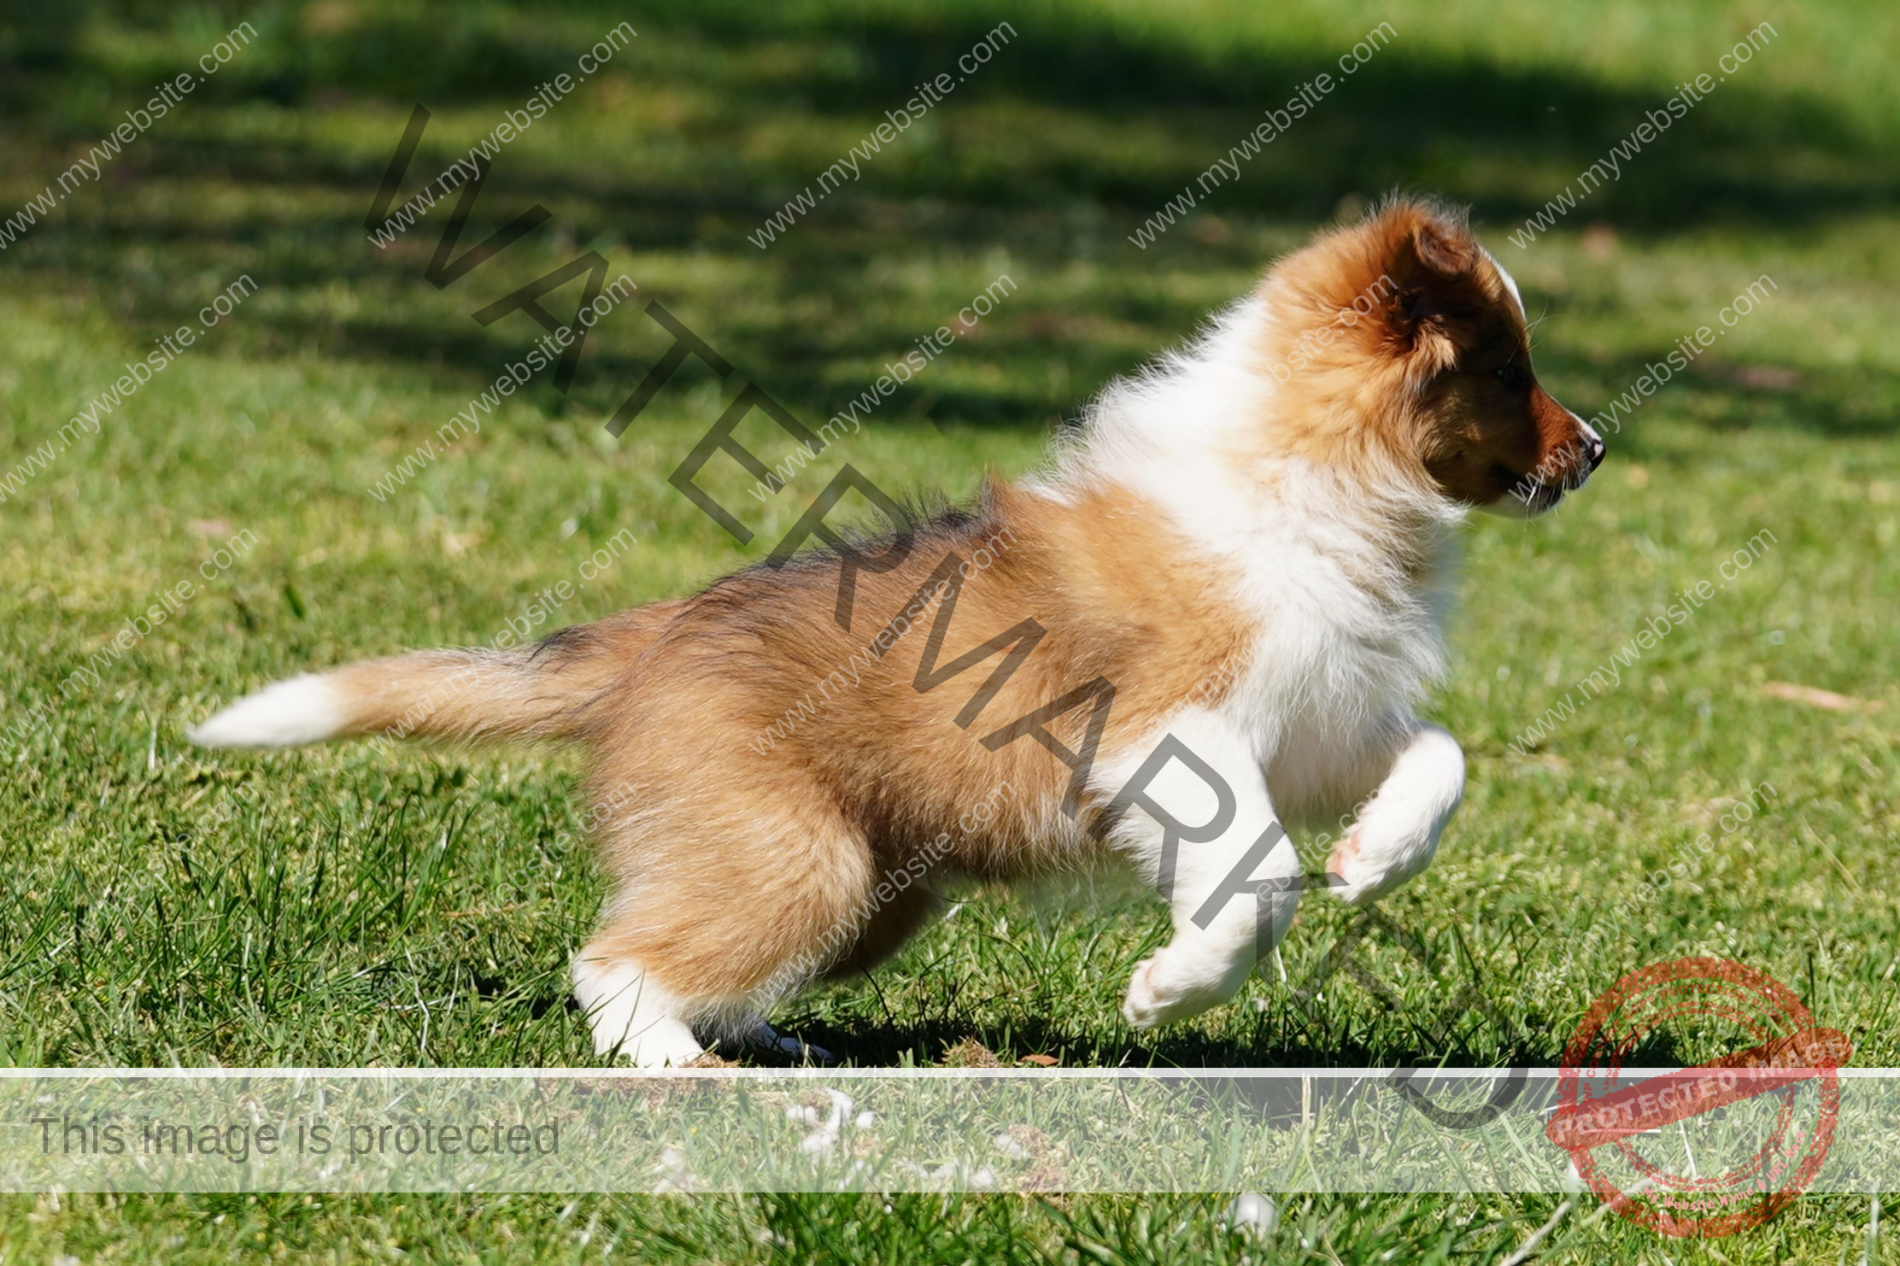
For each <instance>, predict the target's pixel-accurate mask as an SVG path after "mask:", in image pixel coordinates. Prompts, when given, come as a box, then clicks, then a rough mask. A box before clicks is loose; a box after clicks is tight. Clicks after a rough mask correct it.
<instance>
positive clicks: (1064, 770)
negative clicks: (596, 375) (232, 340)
mask: <svg viewBox="0 0 1900 1266" xmlns="http://www.w3.org/2000/svg"><path fill="white" fill-rule="evenodd" d="M1602 457H1603V442H1602V441H1601V440H1600V439H1599V438H1598V437H1597V436H1596V435H1595V434H1593V433H1592V432H1591V430H1590V429H1589V427H1587V426H1586V425H1585V424H1584V423H1583V421H1582V420H1581V419H1580V418H1578V417H1577V416H1576V415H1575V414H1573V413H1571V412H1570V411H1568V410H1567V409H1565V408H1563V407H1562V406H1561V405H1559V404H1558V403H1557V402H1556V401H1555V400H1553V399H1551V397H1550V396H1549V395H1547V394H1546V393H1545V392H1544V390H1543V389H1542V388H1541V387H1540V386H1538V384H1537V381H1536V379H1535V378H1534V377H1533V375H1532V372H1531V363H1530V350H1529V346H1528V343H1527V341H1526V330H1525V319H1524V310H1523V306H1522V304H1521V302H1520V300H1519V298H1518V294H1517V288H1516V286H1515V285H1514V284H1513V283H1512V281H1511V279H1510V278H1509V277H1508V276H1506V275H1505V273H1504V271H1503V270H1502V269H1501V268H1499V267H1498V265H1497V263H1496V261H1494V260H1493V259H1492V258H1491V257H1490V256H1489V255H1488V254H1487V253H1486V252H1485V251H1484V250H1482V249H1481V248H1480V247H1479V246H1478V244H1477V243H1476V241H1474V240H1473V238H1472V236H1471V234H1470V233H1469V231H1468V230H1467V229H1466V227H1465V225H1464V223H1463V220H1462V217H1460V216H1458V215H1456V214H1454V213H1451V212H1448V211H1446V210H1444V209H1442V208H1439V207H1436V206H1434V205H1430V204H1425V203H1419V202H1413V201H1395V202H1392V203H1390V204H1388V205H1386V206H1385V207H1384V208H1383V209H1381V210H1380V211H1378V212H1377V213H1375V214H1374V215H1372V216H1370V217H1369V218H1367V219H1366V220H1365V221H1364V222H1362V223H1360V224H1358V225H1355V226H1352V227H1348V228H1341V229H1337V230H1335V231H1332V232H1328V233H1325V234H1323V235H1321V236H1320V237H1318V238H1317V239H1316V240H1315V241H1314V242H1313V243H1312V244H1310V245H1308V246H1306V247H1305V248H1304V249H1302V250H1299V251H1296V252H1295V253H1293V254H1292V255H1289V256H1288V257H1286V258H1285V259H1283V260H1281V261H1280V262H1279V264H1278V265H1277V266H1275V267H1274V269H1273V270H1272V271H1271V272H1270V273H1269V274H1268V275H1267V277H1266V279H1265V280H1264V282H1263V283H1262V284H1261V285H1260V287H1259V289H1258V290H1257V291H1256V292H1255V293H1254V294H1253V295H1252V296H1250V297H1249V298H1247V299H1244V300H1242V301H1240V302H1238V303H1236V304H1235V305H1233V306H1232V307H1230V308H1228V309H1227V310H1225V311H1224V312H1222V313H1221V314H1219V316H1218V317H1217V319H1216V320H1215V322H1214V324H1213V327H1212V329H1211V330H1210V331H1209V332H1207V333H1206V334H1205V335H1204V336H1203V337H1202V338H1201V339H1200V340H1199V341H1198V342H1196V343H1195V344H1194V345H1193V346H1192V347H1191V348H1190V349H1189V350H1187V351H1186V352H1183V353H1180V354H1177V355H1172V356H1169V357H1167V358H1166V359H1165V360H1164V361H1163V362H1162V363H1161V364H1160V365H1159V366H1158V367H1156V368H1155V369H1153V370H1152V371H1150V372H1148V373H1146V374H1144V375H1142V376H1141V377H1139V378H1137V379H1134V380H1132V381H1126V382H1119V383H1116V384H1115V385H1113V386H1112V387H1110V388H1109V389H1108V391H1107V392H1106V393H1105V394H1104V395H1103V396H1102V398H1101V399H1100V401H1099V402H1097V403H1096V405H1095V406H1094V407H1093V409H1092V410H1091V411H1090V414H1089V416H1088V418H1087V420H1086V423H1085V425H1084V426H1083V427H1082V429H1081V431H1080V434H1079V436H1078V437H1077V438H1076V439H1074V440H1073V441H1072V442H1070V443H1067V444H1065V445H1064V447H1063V448H1062V450H1061V451H1060V452H1059V454H1058V455H1057V458H1056V460H1055V462H1054V463H1053V465H1052V467H1051V469H1050V471H1049V472H1048V473H1046V474H1044V475H1043V476H1042V477H1040V478H1037V479H1032V480H1029V481H1027V482H1025V483H1022V484H1020V485H1015V486H1011V485H1008V484H1005V483H1002V482H1000V481H991V482H990V483H989V485H988V486H987V487H986V488H985V490H984V492H983V495H982V497H981V499H980V501H979V503H978V505H977V506H976V507H975V509H974V510H972V511H970V512H957V513H951V514H947V515H943V516H940V517H938V518H936V519H934V520H931V521H928V522H924V523H920V524H917V525H914V526H913V527H912V528H911V529H910V530H909V531H907V532H905V533H903V534H900V535H897V536H893V537H886V538H881V539H878V540H873V541H868V542H865V543H863V544H862V545H860V546H858V547H854V548H852V549H850V550H847V551H844V552H842V553H841V552H835V551H834V552H820V553H815V554H809V555H803V556H798V557H794V558H793V559H792V560H791V561H789V562H786V563H783V564H782V565H779V566H776V567H774V566H769V565H761V566H755V567H752V568H749V569H747V570H745V571H743V572H740V573H738V574H737V575H733V576H728V577H726V578H725V579H723V580H719V581H716V582H715V583H713V584H712V585H711V586H710V587H709V588H707V589H706V590H705V591H703V592H701V593H699V594H697V595H694V596H692V597H688V598H682V599H677V600H673V601H668V602H662V603H658V604H655V605H653V606H649V607H645V608H642V609H640V610H636V611H630V612H625V613H623V614H620V615H617V616H613V617H610V618H608V619H605V620H601V621H599V622H598V623H595V624H589V625H584V626H580V627H577V628H571V629H566V630H564V631H562V632H559V633H556V634H554V635H553V636H551V637H549V638H547V639H546V640H544V641H542V642H540V643H539V644H537V645H535V646H533V647H530V648H524V649H522V650H519V651H514V652H497V651H486V650H478V651H458V650H441V651H425V652H421V653H418V654H412V655H406V656H401V657H398V658H394V659H384V660H374V661H369V662H365V663H359V664H353V665H350V666H348V667H344V668H340V669H337V670H335V671H332V672H329V673H325V674H323V675H320V676H303V677H297V678H294V679H291V680H289V681H284V682H280V683H278V684H276V685H273V686H270V687H268V688H266V689H265V690H263V691H260V692H259V693H257V694H255V695H252V696H250V697H248V698H246V699H244V700H242V701H240V702H239V703H237V704H236V705H234V706H232V707H230V708H228V709H226V710H225V711H223V712H220V713H218V714H217V715H215V716H213V717H211V718H210V719H209V720H208V721H206V722H205V723H204V724H203V725H201V726H199V727H197V728H196V729H195V730H194V731H193V732H192V737H193V738H194V739H195V740H196V741H198V742H200V743H204V744H207V745H212V746H280V745H288V744H295V743H308V742H314V741H317V740H321V739H331V738H339V737H343V736H347V735H363V734H372V733H377V732H389V733H396V734H402V735H409V734H414V735H421V736H438V737H449V738H462V739H467V738H511V739H520V738H546V739H562V740H571V741H575V742H578V743H581V744H583V745H585V746H586V747H587V748H589V749H591V752H592V755H593V772H592V779H591V790H592V793H593V795H594V796H595V798H596V802H597V807H596V810H595V812H594V814H593V815H592V816H593V819H594V821H595V826H596V833H597V834H598V836H599V842H600V849H601V855H602V858H603V861H604V865H605V867H606V869H607V871H608V873H609V875H610V877H611V879H612V880H613V883H614V896H613V898H612V899H611V901H610V902H609V903H608V906H607V910H606V912H605V916H604V918H603V920H602V924H601V928H600V931H599V932H598V933H597V934H596V935H595V937H594V938H593V940H592V941H590V942H589V943H588V944H587V946H586V947H585V948H584V949H582V950H581V952H580V953H579V955H578V956H577V957H576V959H575V962H574V969H573V971H574V982H575V992H576V994H577V996H578V998H579V1000H580V1002H581V1004H582V1005H583V1006H584V1007H585V1008H586V1009H587V1012H588V1014H589V1017H590V1020H591V1023H592V1025H593V1030H594V1035H595V1039H596V1045H597V1047H598V1049H599V1050H600V1051H601V1052H602V1053H608V1052H613V1051H616V1050H617V1051H618V1052H619V1053H620V1054H622V1055H623V1056H625V1057H627V1058H630V1059H632V1060H634V1061H636V1062H638V1063H640V1064H644V1065H653V1066H657V1065H661V1064H666V1063H672V1064H681V1063H685V1062H687V1061H689V1060H691V1059H693V1058H695V1057H696V1056H698V1055H699V1054H701V1053H702V1048H701V1046H700V1043H699V1041H698V1039H697V1038H696V1037H695V1034H694V1031H693V1026H694V1025H695V1024H699V1025H700V1026H701V1031H702V1032H703V1031H704V1029H705V1026H706V1025H708V1024H725V1025H728V1026H730V1025H733V1024H735V1023H738V1024H740V1025H741V1026H742V1027H743V1028H745V1029H747V1030H748V1031H749V1032H750V1033H751V1034H752V1035H754V1036H757V1037H761V1038H765V1039H769V1037H770V1030H769V1029H766V1028H765V1027H764V1023H763V1021H762V1020H759V1019H757V1016H758V1013H759V1011H760V1010H761V1009H763V1008H766V1007H769V1006H770V1005H771V1004H772V1003H773V1001H775V1000H776V999H777V998H779V997H782V996H784V995H785V994H786V993H788V992H790V991H792V990H794V989H795V988H797V987H798V986H800V985H803V984H805V983H807V982H809V981H811V980H814V979H817V978H821V977H825V976H836V975H843V974H847V973H852V972H855V971H856V970H858V969H859V968H861V967H863V966H865V965H867V964H870V963H873V962H875V961H877V960H878V959H880V958H882V957H883V956H885V955H888V954H890V953H891V952H892V951H893V950H895V949H896V948H897V947H898V946H899V945H900V944H902V942H903V941H904V940H905V938H907V937H908V936H910V935H911V933H913V932H914V931H916V930H917V929H918V928H919V927H920V926H922V925H923V924H924V923H926V922H927V921H928V920H929V919H930V918H931V917H932V916H933V915H934V914H935V913H936V912H937V911H938V910H939V909H940V908H941V901H942V899H941V897H940V895H939V893H940V891H941V890H942V888H943V887H944V883H943V882H942V880H943V879H944V878H948V877H976V878H983V879H1007V878H1011V877H1016V876H1024V875H1028V874H1031V873H1033V872H1040V871H1047V870H1049V869H1052V868H1057V867H1064V866H1069V865H1074V864H1079V863H1083V862H1085V861H1089V860H1092V859H1094V858H1096V857H1099V856H1102V855H1104V854H1106V855H1109V856H1114V857H1119V858H1121V859H1124V860H1125V861H1126V862H1128V863H1129V864H1131V865H1132V866H1134V867H1135V868H1136V869H1137V870H1138V871H1139V872H1141V873H1142V874H1143V875H1144V876H1146V877H1147V878H1148V879H1149V880H1150V881H1151V882H1154V883H1156V885H1157V886H1158V887H1159V888H1160V890H1161V892H1162V893H1163V895H1164V896H1165V897H1166V898H1167V900H1168V902H1169V903H1170V906H1171V909H1172V913H1173V919H1174V925H1175V929H1176V931H1175V936H1174V939H1173V940H1172V941H1171V942H1170V943H1169V944H1168V945H1167V946H1166V947H1165V948H1163V949H1162V950H1161V951H1160V952H1159V953H1157V954H1156V955H1155V956H1154V957H1152V958H1150V959H1148V960H1147V961H1145V962H1143V963H1141V964H1140V965H1139V966H1138V967H1137V968H1136V969H1135V972H1134V977H1133V979H1132V980H1131V982H1130V984H1129V987H1128V995H1127V1001H1126V1003H1125V1005H1124V1008H1123V1010H1124V1013H1125V1014H1126V1016H1127V1018H1128V1019H1129V1020H1130V1021H1131V1022H1132V1023H1134V1024H1136V1025H1139V1026H1148V1025H1154V1024H1160V1023H1164V1022H1167V1021H1171V1020H1177V1019H1181V1018H1184V1017H1186V1016H1190V1015H1193V1014H1195V1013H1197V1012H1200V1011H1202V1010H1204V1009H1206V1008H1208V1007H1210V1006H1213V1005H1215V1004H1217V1003H1219V1002H1221V1001H1223V1000H1225V999H1227V998H1229V997H1231V996H1232V995H1233V994H1234V992H1235V991H1236V990H1238V989H1239V988H1240V986H1241V985H1242V983H1243V982H1244V981H1245V980H1246V978H1247V976H1248V974H1249V973H1250V972H1251V971H1252V970H1253V967H1254V964H1255V961H1256V959H1257V957H1258V955H1259V953H1260V952H1261V951H1262V950H1263V949H1264V948H1267V947H1270V946H1271V945H1272V944H1273V943H1274V942H1275V941H1276V940H1277V939H1278V937H1279V936H1280V935H1282V934H1283V933H1284V931H1285V929H1286V927H1287V925H1288V923H1289V922H1290V921H1291V919H1292V915H1293V909H1294V906H1295V904H1296V903H1297V901H1298V896H1299V893H1298V882H1297V879H1295V878H1294V877H1295V876H1297V874H1298V870H1299V867H1298V861H1297V859H1296V857H1295V855H1294V851H1293V847H1292V845H1291V843H1290V842H1289V841H1287V840H1286V839H1285V838H1284V836H1282V835H1281V834H1280V833H1279V832H1278V831H1277V829H1276V827H1275V824H1276V823H1278V822H1282V821H1284V822H1290V823H1294V824H1299V823H1302V822H1317V821H1319V820H1322V819H1329V818H1331V817H1335V816H1337V815H1339V814H1340V813H1342V812H1349V811H1350V810H1351V809H1352V808H1353V806H1355V805H1363V808H1362V809H1361V811H1360V813H1359V816H1358V818H1357V820H1356V821H1355V823H1354V825H1353V826H1352V827H1351V829H1350V830H1349V831H1348V832H1347V834H1346V835H1345V836H1344V838H1343V840H1342V842H1341V843H1340V844H1339V846H1338V848H1337V850H1336V851H1335V852H1334V853H1333V855H1332V859H1331V862H1330V863H1329V871H1330V872H1331V875H1332V880H1331V883H1332V884H1333V885H1334V887H1335V890H1336V892H1337V893H1338V894H1339V895H1340V896H1342V897H1343V898H1345V899H1346V900H1348V901H1354V902H1365V901H1370V900H1373V899H1375V898H1377V897H1378V896H1380V895H1381V894H1383V893H1386V892H1388V891H1390V890H1391V889H1392V888H1393V887H1394V886H1396V885H1398V884H1400V883H1403V882H1404V881H1406V880H1407V879H1409V878H1411V877H1412V876H1414V875H1416V874H1417V873H1418V872H1419V871H1420V870H1422V869H1423V868H1424V867H1425V865H1426V864H1427V863H1428V862H1429V861H1430V860H1431V857H1432V853H1433V851H1434V849H1435V848H1436V847H1437V843H1438V838H1439V833H1440V832H1441V831H1442V830H1443V829H1444V826H1445V822H1446V819H1447V818H1448V817H1449V816H1450V815H1451V813H1452V811H1453V809H1455V808H1456V807H1457V804H1458V801H1459V798H1460V795H1461V793H1462V788H1463V781H1464V760H1463V756H1462V754H1461V753H1460V751H1459V749H1458V745H1457V744H1456V742H1454V741H1453V739H1452V738H1451V736H1450V735H1449V734H1447V733H1446V732H1445V731H1444V730H1442V729H1439V728H1437V727H1435V726H1432V725H1428V724H1426V723H1424V722H1422V721H1420V720H1418V719H1417V718H1416V717H1415V716H1414V715H1413V711H1412V709H1413V706H1414V704H1415V703H1416V702H1417V700H1418V699H1419V697H1420V695H1421V694H1422V692H1423V691H1424V689H1425V687H1426V686H1427V685H1428V684H1429V683H1430V682H1431V681H1432V680H1433V679H1434V678H1435V677H1436V676H1438V675H1439V674H1440V673H1441V672H1442V671H1443V642H1442V638H1441V634H1440V631H1439V627H1438V616H1439V607H1440V602H1439V598H1440V596H1441V590H1442V586H1443V585H1444V584H1445V582H1446V579H1447V578H1446V575H1445V565H1446V556H1447V549H1448V545H1449V540H1448V537H1449V534H1450V533H1451V531H1452V529H1453V528H1454V527H1455V526H1456V525H1457V524H1458V523H1459V521H1460V520H1461V519H1462V518H1463V517H1464V515H1465V513H1466V512H1467V511H1468V510H1469V509H1471V508H1474V507H1476V508H1481V509H1490V510H1497V511H1501V512H1508V513H1515V514H1519V515H1524V514H1535V513H1538V512H1541V511H1543V510H1546V509H1548V508H1550V506H1552V505H1553V504H1555V503H1556V501H1557V500H1558V499H1559V498H1560V497H1561V496H1562V495H1563V493H1564V491H1565V490H1567V489H1570V488H1574V487H1577V486H1579V485H1581V483H1582V482H1583V480H1584V479H1585V478H1586V477H1587V476H1588V475H1589V473H1590V471H1591V470H1593V469H1594V468H1595V467H1596V465H1597V464H1598V462H1600V461H1601V460H1602ZM847 624H848V626H849V627H848V628H847V627H843V626H842V625H847ZM846 669H848V670H849V674H850V680H849V681H847V679H846V677H845V675H844V670H846ZM821 683H824V686H823V688H822V690H821V695H822V699H821V702H820V703H818V704H817V705H816V706H813V707H801V706H800V704H801V701H807V700H808V698H809V696H810V693H811V692H812V691H813V690H814V689H819V688H820V684H821ZM833 687H836V689H835V690H834V689H833ZM788 714H789V716H788ZM978 804H984V805H986V806H989V807H988V809H987V810H986V812H985V813H984V814H981V815H977V816H978V817H979V818H987V820H986V821H977V822H976V823H975V824H974V825H972V816H971V814H970V812H969V811H970V809H971V806H973V805H978ZM894 880H895V881H898V882H893V881H894ZM1263 880H1281V881H1286V882H1282V883H1280V884H1278V885H1277V886H1276V885H1274V884H1271V883H1268V884H1265V885H1262V884H1261V883H1260V881H1263ZM1236 893H1244V894H1248V895H1253V896H1257V898H1258V899H1257V901H1256V900H1247V899H1230V898H1233V897H1234V896H1235V895H1236Z"/></svg>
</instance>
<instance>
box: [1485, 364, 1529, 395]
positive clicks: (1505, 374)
mask: <svg viewBox="0 0 1900 1266" xmlns="http://www.w3.org/2000/svg"><path fill="white" fill-rule="evenodd" d="M1491 376H1492V377H1493V378H1495V379H1497V380H1498V381H1499V382H1501V383H1503V384H1504V387H1505V389H1506V390H1508V391H1516V390H1517V389H1518V388H1519V387H1522V386H1523V385H1524V367H1523V366H1522V365H1520V364H1518V363H1517V362H1516V361H1515V360H1513V361H1510V362H1508V363H1506V364H1503V365H1499V366H1498V367H1497V368H1496V369H1494V370H1492V371H1491Z"/></svg>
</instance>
